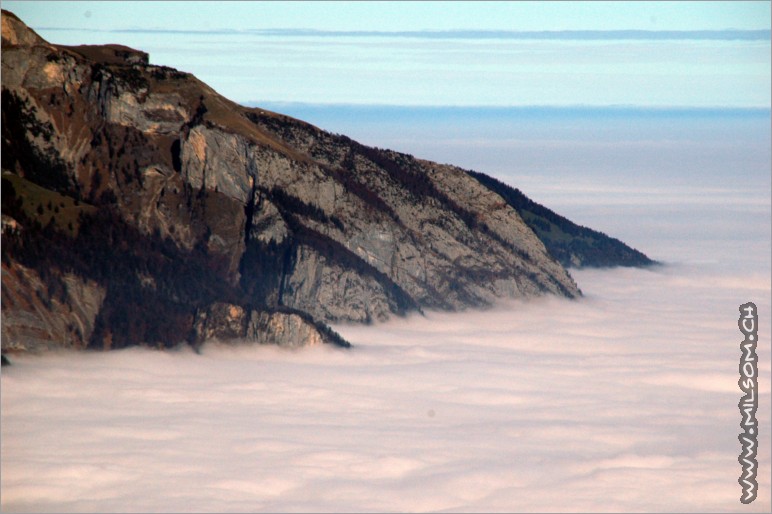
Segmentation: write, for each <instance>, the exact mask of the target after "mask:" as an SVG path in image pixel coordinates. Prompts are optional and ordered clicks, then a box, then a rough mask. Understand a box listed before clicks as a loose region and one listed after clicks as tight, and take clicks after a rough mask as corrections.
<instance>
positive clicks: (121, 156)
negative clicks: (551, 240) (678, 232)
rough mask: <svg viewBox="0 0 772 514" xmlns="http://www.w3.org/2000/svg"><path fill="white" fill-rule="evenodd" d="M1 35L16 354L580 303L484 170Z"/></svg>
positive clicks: (171, 77) (169, 76) (97, 56)
mask: <svg viewBox="0 0 772 514" xmlns="http://www.w3.org/2000/svg"><path fill="white" fill-rule="evenodd" d="M2 37H3V40H2V49H3V52H2V66H3V70H2V71H3V74H2V88H3V94H2V98H3V111H2V113H3V119H2V121H3V134H2V136H3V140H2V143H3V148H2V157H3V159H2V169H3V185H2V190H3V202H2V206H3V296H2V303H3V305H2V307H3V310H2V313H3V327H2V329H3V350H4V351H6V350H18V351H22V350H33V351H34V350H39V349H45V348H55V347H63V346H64V347H74V348H104V349H109V348H119V347H124V346H130V345H134V344H148V345H152V346H161V347H163V346H170V345H175V344H178V343H180V342H187V343H189V344H192V345H194V346H198V345H200V344H203V343H204V342H205V341H206V340H207V339H211V338H219V339H247V340H252V341H256V342H259V343H273V344H279V345H285V346H297V345H299V344H304V343H309V344H316V343H332V344H337V345H341V346H347V345H348V343H346V342H345V341H344V340H343V339H342V338H341V337H340V336H338V335H337V334H335V333H334V332H333V331H331V330H330V329H329V327H327V325H326V323H329V322H339V321H353V322H365V323H369V322H373V321H376V320H384V319H388V318H389V317H390V316H393V315H402V314H405V313H407V312H410V311H420V310H421V309H426V308H430V309H446V310H459V309H464V308H467V307H477V306H484V305H489V304H490V303H492V302H494V301H495V300H496V299H497V298H506V297H523V298H527V297H532V296H539V295H543V294H556V295H559V296H565V297H568V298H576V297H579V296H580V295H581V292H580V290H579V288H578V286H577V285H576V283H575V282H574V280H573V279H572V278H571V276H570V274H569V273H568V272H567V271H566V270H565V268H564V267H563V266H561V264H560V263H559V262H558V261H557V260H556V259H555V258H554V257H553V256H552V255H551V254H550V251H549V250H548V248H547V247H546V246H545V244H544V242H543V241H542V240H541V239H539V237H538V236H537V234H536V233H535V232H534V230H533V229H532V228H531V227H530V226H529V225H528V224H527V222H526V221H525V220H524V219H523V217H522V216H521V215H520V214H519V213H518V211H517V210H516V209H515V208H514V207H513V205H512V202H508V201H507V200H506V199H505V198H504V197H503V196H501V194H499V193H497V192H496V191H495V190H494V189H493V188H491V187H489V186H488V185H486V184H485V183H484V181H481V180H478V178H476V177H475V176H473V175H471V174H470V173H469V172H466V171H464V170H462V169H460V168H457V167H454V166H448V165H440V164H437V163H433V162H431V161H424V160H421V159H416V158H415V157H413V156H411V155H408V154H403V153H399V152H394V151H392V150H384V149H378V148H372V147H367V146H365V145H361V144H360V143H357V142H355V141H353V140H351V139H350V138H348V137H346V136H342V135H337V134H332V133H329V132H325V131H323V130H321V129H319V128H318V127H315V126H313V125H311V124H308V123H306V122H303V121H301V120H296V119H294V118H291V117H289V116H285V115H282V114H278V113H275V112H271V111H268V110H265V109H260V108H247V107H243V106H240V105H238V104H235V103H234V102H231V101H230V100H227V99H225V98H223V97H222V96H220V95H218V94H217V93H216V92H215V91H214V90H213V89H211V88H210V87H209V86H207V85H206V84H204V83H203V82H201V81H200V80H198V79H197V78H195V77H194V76H193V75H190V74H188V73H185V72H181V71H178V70H175V69H173V68H168V67H165V66H157V65H150V64H148V63H149V59H148V55H147V54H146V53H145V52H142V51H140V50H134V49H131V48H128V47H124V46H122V45H106V46H100V47H94V46H80V47H79V46H58V45H52V44H50V43H48V42H46V41H44V40H43V39H42V38H40V37H39V36H38V35H37V34H36V33H35V32H34V31H32V30H31V29H29V28H28V27H26V25H24V24H23V22H22V21H21V20H19V19H18V18H17V17H15V16H14V15H12V14H11V13H9V12H7V11H5V10H4V11H3V12H2ZM620 244H621V243H620Z"/></svg>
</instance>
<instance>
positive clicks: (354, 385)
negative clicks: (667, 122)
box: [0, 122, 772, 512]
mask: <svg viewBox="0 0 772 514" xmlns="http://www.w3.org/2000/svg"><path fill="white" fill-rule="evenodd" d="M702 123H703V122H700V124H702ZM655 128H656V127H655ZM588 137H591V136H588ZM740 139H742V138H740ZM766 141H767V142H766V143H765V144H767V145H768V139H767V140H766ZM564 143H565V142H564ZM655 143H656V141H655ZM561 144H562V143H561ZM710 145H712V142H708V143H706V146H710ZM744 148H746V147H743V146H742V144H739V143H738V147H737V150H736V152H737V155H735V157H737V158H735V157H731V155H730V154H726V161H725V163H724V164H725V165H726V167H727V169H731V170H732V174H730V175H728V176H722V175H721V174H720V173H719V172H714V173H711V174H710V175H709V177H708V178H706V179H705V180H704V181H702V182H700V183H697V184H692V185H689V183H688V181H687V182H686V183H684V182H683V181H681V180H680V179H679V173H680V176H681V177H682V176H683V174H684V173H692V174H696V171H695V170H694V169H686V168H681V167H680V163H679V162H680V161H676V163H675V164H674V165H673V166H672V167H671V168H670V171H671V173H670V174H669V173H667V169H665V170H662V169H657V170H656V172H657V173H656V174H655V175H654V176H655V177H656V180H651V181H650V182H651V183H650V184H649V185H647V186H646V188H643V187H642V185H641V183H640V181H639V179H638V178H636V177H629V176H623V175H620V176H619V178H618V179H617V180H615V181H613V182H609V180H608V177H609V175H608V174H609V173H610V171H609V169H601V170H600V171H598V173H599V175H596V176H595V177H589V176H585V175H582V178H581V179H580V178H579V177H577V179H576V180H575V184H576V186H577V188H578V189H575V190H572V189H570V188H568V187H567V186H565V187H563V188H562V189H561V187H560V183H554V182H552V183H550V181H546V180H545V181H542V184H543V186H542V188H541V189H538V190H537V191H536V193H537V195H538V196H544V197H549V198H551V199H553V200H555V202H556V203H557V204H558V205H559V206H560V207H561V209H562V210H561V211H560V212H563V213H566V210H567V211H569V214H570V216H578V218H579V219H578V220H579V221H581V222H582V223H585V224H587V225H589V226H592V227H597V228H601V229H602V230H604V231H607V232H608V233H610V234H611V235H614V236H618V237H622V239H624V240H626V241H627V240H630V241H632V242H634V244H635V245H636V246H638V247H639V248H640V249H642V250H644V251H645V252H646V253H649V254H650V255H651V256H652V257H654V258H656V259H659V260H662V261H665V262H666V265H665V266H662V267H658V268H653V269H648V270H641V269H621V268H620V269H614V270H582V271H573V272H572V273H573V275H574V277H575V278H576V280H577V282H578V283H579V285H580V287H581V288H582V290H583V292H584V294H585V296H584V298H582V299H580V300H576V301H568V300H562V299H557V298H542V299H537V300H535V301H529V302H517V301H509V302H502V303H500V304H498V305H496V306H495V307H493V308H491V309H488V310H485V311H468V312H463V313H437V312H429V313H427V314H426V316H423V317H422V316H419V315H414V316H410V317H408V318H405V319H395V320H392V321H390V322H388V323H384V324H380V325H376V326H371V327H365V326H353V325H351V326H349V325H344V326H338V327H336V329H338V330H339V331H340V332H341V333H342V334H343V335H344V336H345V337H346V338H348V339H349V340H350V341H351V342H352V343H353V344H354V348H353V349H351V350H350V351H343V350H337V349H332V348H327V347H324V348H307V349H303V350H300V351H283V350H280V349H277V348H272V347H261V346H251V345H247V346H230V345H225V344H208V345H206V346H204V349H203V353H202V354H201V355H197V354H195V353H193V352H192V351H190V350H187V349H180V350H177V351H167V352H156V351H150V350H145V349H138V348H134V349H128V350H123V351H115V352H109V353H86V354H75V353H68V352H62V353H54V354H49V355H43V356H16V357H14V358H13V360H14V364H13V365H12V366H10V367H7V368H4V369H3V371H2V377H1V379H2V384H1V385H2V398H1V400H2V405H1V407H2V409H1V412H2V424H1V426H0V430H1V435H2V449H1V451H2V459H1V462H0V465H1V469H0V471H2V477H1V479H0V480H1V481H0V486H1V488H2V498H1V500H0V506H2V509H3V510H6V511H36V512H40V511H47V512H54V511H92V512H97V511H99V512H103V511H159V512H162V511H175V512H179V511H217V512H237V511H249V512H254V511H443V510H449V511H476V512H480V511H506V512H513V511H515V512H516V511H529V512H538V511H553V512H554V511H663V512H664V511H668V512H674V511H676V512H677V511H701V512H707V511H712V512H714V511H737V510H739V509H740V503H739V498H740V493H741V490H740V486H739V484H738V483H737V479H738V477H739V475H740V470H741V469H740V465H739V463H738V462H737V456H738V454H739V453H740V445H739V442H738V440H737V435H738V434H739V432H740V426H739V423H740V412H739V410H738V408H737V403H738V401H739V400H740V397H741V394H742V393H741V391H740V389H739V388H738V385H737V380H738V378H739V374H738V363H739V359H740V347H739V344H740V342H741V341H742V335H741V333H740V332H739V330H738V327H737V318H738V315H739V311H738V307H739V306H740V305H741V304H742V303H745V302H747V301H754V302H756V304H757V306H758V308H759V313H760V332H759V336H760V341H761V343H760V345H759V348H758V355H759V372H760V380H759V386H760V393H761V394H760V407H759V411H758V413H757V418H758V419H759V422H760V436H759V441H760V442H761V443H762V444H761V446H760V448H759V452H760V453H759V456H758V460H759V477H758V480H759V486H760V492H759V497H758V499H757V500H756V501H755V502H754V503H753V504H751V505H750V506H747V507H745V506H743V507H742V509H743V510H748V511H753V512H762V511H767V512H768V511H769V510H770V507H771V505H772V504H771V503H770V471H772V470H771V469H770V467H771V465H770V463H771V462H772V461H771V459H770V445H769V444H768V441H769V440H770V439H771V437H770V383H772V371H771V370H770V344H769V341H770V328H769V327H770V323H769V320H770V317H769V314H770V309H771V306H770V293H771V292H770V282H771V279H770V202H769V192H768V187H769V186H768V185H767V184H768V182H762V185H761V187H760V188H758V189H759V191H755V192H754V191H753V183H752V181H751V183H750V184H748V183H744V182H743V181H742V180H741V178H742V177H751V178H752V179H753V180H756V181H764V180H768V179H766V178H765V176H766V175H765V173H766V171H764V169H761V168H758V166H757V165H755V164H753V162H757V161H756V160H752V161H742V160H741V159H739V157H741V155H740V154H741V153H742V152H743V151H744V150H743V149H744ZM767 148H768V147H767ZM649 150H650V151H655V150H656V149H655V148H654V147H652V148H650V149H649ZM764 151H766V152H767V153H766V154H764V153H763V152H762V153H761V154H759V155H761V156H762V157H759V159H761V161H763V160H764V159H763V155H769V153H768V150H764ZM691 152H692V150H689V151H688V153H687V154H684V155H692V153H691ZM687 160H688V159H687ZM761 161H759V162H761ZM738 163H740V164H738ZM743 163H744V164H743ZM623 164H624V162H623V161H620V166H623ZM650 166H652V167H655V166H654V165H653V164H651V165H650ZM738 166H739V167H738ZM743 166H744V167H743ZM766 166H767V168H766V170H768V166H769V164H768V160H767V163H766ZM759 170H761V171H759ZM550 171H551V168H550V167H549V166H546V167H545V173H549V172H550ZM644 171H645V170H644ZM762 172H763V173H762ZM500 176H502V178H506V175H505V174H501V175H500ZM695 176H696V175H695ZM669 177H670V178H669ZM746 182H747V181H746ZM534 184H536V181H535V180H534ZM516 185H517V184H516ZM601 186H603V187H601ZM708 190H709V192H710V194H705V191H708ZM526 192H527V193H530V191H528V190H526ZM699 192H702V195H701V194H699ZM631 195H632V196H631ZM630 198H634V199H635V201H634V202H628V201H625V199H630ZM746 199H750V200H752V201H746ZM546 203H547V204H548V205H550V206H554V205H553V204H552V203H550V202H546Z"/></svg>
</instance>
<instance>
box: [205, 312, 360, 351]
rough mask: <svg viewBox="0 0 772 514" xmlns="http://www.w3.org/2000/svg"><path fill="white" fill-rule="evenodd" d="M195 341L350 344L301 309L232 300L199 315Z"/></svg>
mask: <svg viewBox="0 0 772 514" xmlns="http://www.w3.org/2000/svg"><path fill="white" fill-rule="evenodd" d="M194 331H195V344H196V345H200V344H201V343H203V342H205V341H207V340H212V339H217V340H221V341H229V340H239V341H249V342H255V343H258V344H274V345H278V346H283V347H288V348H296V347H300V346H314V345H319V344H325V343H327V344H335V345H339V346H344V347H345V346H348V343H346V342H345V341H343V340H342V339H341V338H340V336H339V335H337V334H336V333H334V332H332V331H330V330H324V329H320V327H319V326H318V325H316V324H315V323H314V322H313V321H312V320H310V319H309V318H308V317H307V316H303V315H302V314H301V313H298V312H268V311H261V310H254V309H251V310H250V309H244V308H243V307H241V306H239V305H234V304H229V303H221V302H218V303H214V304H212V305H210V306H209V307H207V308H206V309H202V310H201V311H199V312H198V313H197V314H196V320H195V322H194Z"/></svg>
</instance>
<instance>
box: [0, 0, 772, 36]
mask: <svg viewBox="0 0 772 514" xmlns="http://www.w3.org/2000/svg"><path fill="white" fill-rule="evenodd" d="M3 6H4V7H5V8H6V9H10V10H12V11H14V12H15V13H16V14H18V15H19V16H21V17H22V18H23V19H26V20H28V21H29V23H30V24H31V25H33V26H41V27H70V28H83V29H116V28H119V29H126V28H160V29H169V28H173V29H192V30H204V29H207V30H208V29H219V28H225V29H240V30H243V29H257V28H313V29H322V30H384V31H396V30H451V29H478V30H480V29H484V30H495V29H499V30H619V29H643V30H704V29H714V30H722V29H765V28H767V29H768V28H769V26H770V2H763V1H762V2H760V1H756V2H735V1H729V2H637V1H636V2H576V1H572V2H434V1H432V2H374V1H368V2H186V5H184V6H183V4H182V3H181V2H34V1H32V2H26V1H25V2H18V1H13V0H8V1H6V2H3Z"/></svg>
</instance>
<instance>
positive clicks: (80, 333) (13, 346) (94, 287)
mask: <svg viewBox="0 0 772 514" xmlns="http://www.w3.org/2000/svg"><path fill="white" fill-rule="evenodd" d="M2 281H3V287H2V302H3V311H2V340H3V350H10V351H41V350H48V349H53V348H61V347H67V348H85V347H86V346H87V344H88V341H89V339H90V337H91V334H92V333H93V331H94V323H95V321H96V317H97V314H98V313H99V310H100V308H101V307H102V302H103V301H104V298H105V293H106V292H105V289H104V288H103V287H100V286H99V285H98V284H97V283H95V282H94V281H90V280H84V279H82V278H80V277H77V276H74V275H70V274H68V275H64V276H54V277H47V278H46V279H45V280H43V279H42V278H41V277H40V275H39V274H38V273H36V272H35V271H33V270H31V269H29V268H27V267H25V266H22V265H19V264H18V263H10V264H8V265H7V264H6V263H3V265H2ZM52 286H53V287H52Z"/></svg>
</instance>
